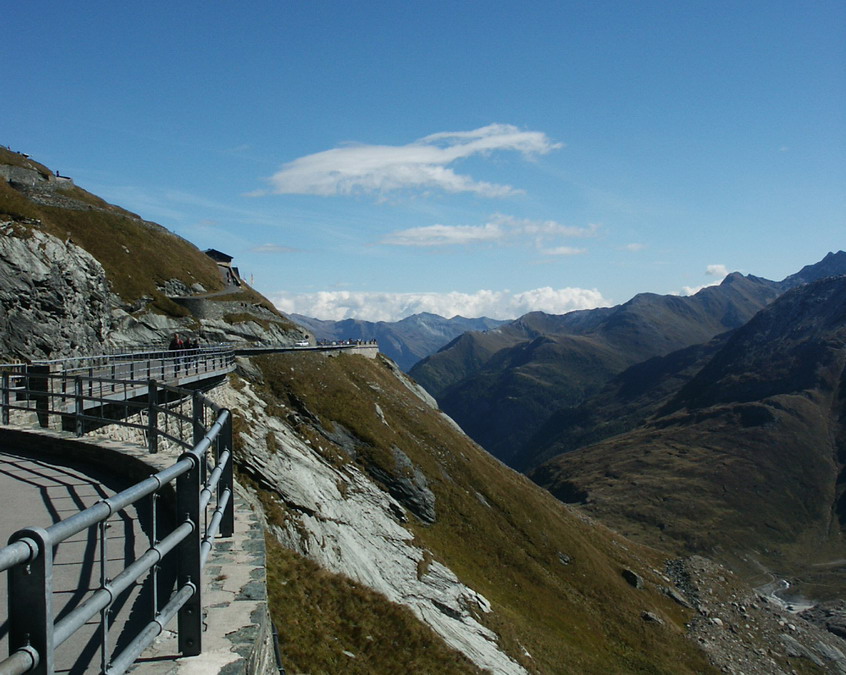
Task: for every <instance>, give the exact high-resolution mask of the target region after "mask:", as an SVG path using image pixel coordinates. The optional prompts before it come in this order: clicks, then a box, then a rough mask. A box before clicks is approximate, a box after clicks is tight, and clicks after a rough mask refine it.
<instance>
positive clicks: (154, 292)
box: [0, 147, 281, 319]
mask: <svg viewBox="0 0 846 675" xmlns="http://www.w3.org/2000/svg"><path fill="white" fill-rule="evenodd" d="M0 164H9V165H11V166H17V167H21V168H24V169H29V170H31V171H34V172H36V173H37V174H40V175H41V176H42V177H44V178H45V179H46V177H47V176H49V175H50V174H51V173H52V172H51V171H50V170H49V169H48V168H47V167H45V166H44V165H42V164H39V163H38V162H35V161H33V160H31V159H27V158H25V157H24V156H23V155H20V154H18V153H15V152H11V151H9V150H6V149H5V148H2V147H0ZM44 185H46V182H45V183H44ZM0 219H4V220H11V221H13V222H16V223H18V224H19V227H20V228H22V231H25V229H26V228H39V229H41V230H42V231H44V232H47V233H49V234H52V235H54V236H56V237H58V238H60V239H63V240H64V239H67V238H68V237H69V238H70V239H72V240H73V242H74V243H76V244H77V245H79V246H81V247H82V248H84V249H85V250H86V251H88V252H89V253H90V254H91V255H93V256H94V257H95V258H96V259H97V260H98V261H99V262H100V264H101V265H103V267H104V269H105V270H106V274H107V276H108V279H109V281H110V283H111V285H112V290H113V291H114V292H115V293H117V294H118V295H119V296H120V297H121V298H122V299H123V300H124V301H125V302H126V303H128V304H132V303H134V302H135V301H137V300H139V299H140V298H142V297H144V296H147V297H149V298H152V299H153V300H152V303H151V305H152V307H153V308H154V309H155V310H157V311H159V312H163V313H165V314H170V315H173V316H184V315H186V314H187V311H186V310H185V309H184V308H183V307H181V306H179V305H177V304H176V303H174V302H173V301H172V300H170V299H168V298H167V297H166V296H165V294H164V293H162V291H161V290H159V286H160V285H161V284H163V283H164V282H166V281H169V280H170V279H178V280H179V281H181V282H183V283H184V284H185V285H187V286H191V285H192V284H194V283H199V284H201V285H202V286H203V287H204V288H205V289H206V290H207V291H216V290H222V289H223V288H224V287H225V286H224V282H223V280H222V279H221V276H220V273H219V272H218V268H217V265H216V264H215V263H214V261H212V260H211V259H210V258H209V257H208V256H206V255H205V254H204V253H203V252H202V251H200V250H199V249H198V248H197V247H196V246H194V245H193V244H191V243H190V242H188V241H186V240H185V239H182V238H181V237H179V236H177V235H175V234H173V233H172V232H170V231H168V230H166V229H165V228H163V227H161V226H160V225H157V224H155V223H151V222H148V221H145V220H143V219H141V218H140V217H139V216H137V215H136V214H134V213H131V212H129V211H126V210H125V209H122V208H120V207H118V206H114V205H112V204H109V203H107V202H105V201H103V200H102V199H100V198H99V197H96V196H95V195H92V194H91V193H89V192H86V191H85V190H83V189H82V188H80V187H77V186H75V185H74V186H70V185H68V186H63V187H62V188H61V189H56V188H53V187H51V188H45V187H43V186H36V187H35V188H34V189H27V188H21V189H15V187H13V186H12V185H11V184H9V183H7V182H6V181H2V180H0ZM242 294H243V296H244V297H243V298H237V297H234V296H226V298H225V299H227V300H232V299H236V300H237V299H243V300H245V301H247V302H262V303H263V304H265V305H266V306H267V307H268V308H269V309H272V311H273V312H274V313H277V312H276V310H275V309H273V308H272V306H271V305H270V303H268V302H267V301H266V300H265V299H264V298H263V297H261V296H259V295H258V294H257V293H255V292H253V291H251V290H250V289H245V290H244V291H243V292H242ZM280 319H281V317H280Z"/></svg>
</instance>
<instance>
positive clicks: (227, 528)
mask: <svg viewBox="0 0 846 675" xmlns="http://www.w3.org/2000/svg"><path fill="white" fill-rule="evenodd" d="M228 413H229V414H228V415H227V416H226V421H225V422H224V423H223V428H222V429H221V430H220V434H218V437H217V442H216V443H215V447H216V448H217V449H218V451H217V457H216V458H215V460H216V462H217V461H220V455H221V454H222V451H221V445H222V446H223V447H222V450H229V461H228V462H226V466H225V467H223V473H222V474H221V476H220V482H219V483H218V484H217V499H218V503H219V502H220V495H221V494H223V491H224V490H227V489H228V490H229V501H228V502H227V504H226V508H225V509H224V511H223V518H222V519H221V521H220V536H222V537H231V536H232V534H233V532H235V490H234V487H235V486H234V479H233V470H232V467H233V465H234V463H235V456H234V450H233V448H232V411H231V410H229V411H228Z"/></svg>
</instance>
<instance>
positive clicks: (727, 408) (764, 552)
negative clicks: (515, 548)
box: [533, 277, 846, 597]
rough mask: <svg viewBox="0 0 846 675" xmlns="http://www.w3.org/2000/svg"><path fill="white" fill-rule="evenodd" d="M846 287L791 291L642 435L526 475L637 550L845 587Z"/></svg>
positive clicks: (828, 592) (827, 589)
mask: <svg viewBox="0 0 846 675" xmlns="http://www.w3.org/2000/svg"><path fill="white" fill-rule="evenodd" d="M844 345H846V277H838V278H832V279H828V280H824V281H820V282H816V283H814V284H810V285H808V286H804V287H801V288H798V289H796V290H794V291H791V292H789V293H787V294H785V296H783V297H782V298H781V299H779V300H778V301H776V302H775V303H773V305H772V306H770V307H769V308H767V309H766V310H764V311H762V312H761V313H760V314H759V315H757V316H756V317H755V318H754V319H753V320H752V321H750V322H749V323H748V324H747V325H746V326H744V327H743V328H741V329H739V330H738V331H736V332H735V333H734V334H733V335H732V336H731V337H730V338H729V339H728V340H727V341H726V342H725V344H724V345H723V346H722V348H721V349H719V350H718V351H717V353H716V354H715V355H714V356H713V357H712V358H711V359H710V361H708V363H707V364H706V365H705V366H704V367H702V369H701V370H700V371H699V373H698V374H697V375H696V376H695V377H693V378H692V379H690V381H689V382H688V383H687V384H685V385H684V386H683V387H682V388H681V390H680V391H679V393H678V394H677V395H676V396H675V397H674V398H672V399H671V400H670V401H669V402H668V403H666V404H665V405H664V407H663V408H662V410H661V411H659V413H658V414H656V415H655V416H654V417H653V418H652V419H650V420H648V421H647V422H646V423H645V424H643V425H642V426H640V427H639V428H637V429H635V430H633V431H630V432H628V433H625V434H621V435H619V436H615V437H613V438H609V439H607V440H605V441H602V442H600V443H598V444H595V445H592V446H589V447H586V448H583V449H581V450H577V451H575V452H570V453H567V454H564V455H561V456H559V457H557V458H555V459H554V460H551V461H550V462H549V463H547V464H546V465H544V466H542V467H540V468H539V469H538V470H536V471H535V472H534V473H533V477H534V479H535V480H536V481H538V482H539V483H540V484H542V485H544V486H546V487H548V488H549V489H550V490H551V491H552V492H553V494H556V495H558V496H559V497H561V498H562V499H563V500H565V501H569V502H574V501H575V502H580V503H583V504H584V505H585V508H586V509H587V510H588V511H589V512H591V513H593V514H594V515H596V516H598V517H600V518H601V519H602V520H603V521H604V522H607V523H609V524H610V525H611V526H613V527H616V528H618V529H619V530H620V531H622V532H625V533H628V534H629V535H631V536H635V537H637V538H639V539H640V540H642V541H645V542H648V543H651V544H653V545H659V546H664V547H673V548H675V549H676V550H684V551H700V552H705V553H708V554H713V555H717V556H719V557H722V558H723V559H724V560H727V561H729V562H731V563H732V564H733V565H734V566H735V567H736V568H738V569H742V570H744V571H745V572H746V573H747V574H749V575H750V578H752V579H753V580H756V581H760V582H761V583H763V582H765V581H769V580H770V577H769V573H768V571H774V572H776V573H778V574H781V575H786V576H788V577H792V578H793V579H794V580H795V579H799V580H800V581H802V582H803V583H804V585H805V589H806V592H807V593H809V594H811V595H812V596H816V597H831V596H836V595H838V594H839V593H842V592H843V591H844V590H846V585H844V580H846V579H844V575H843V573H842V572H839V571H838V570H839V569H840V567H839V564H832V563H833V562H837V561H840V560H841V559H842V558H843V557H844V555H846V546H845V545H844V537H843V532H844V525H846V507H844V504H845V503H846V499H844V496H843V495H844V488H846V480H844V462H845V461H846V453H844V448H846V352H844V349H843V347H844Z"/></svg>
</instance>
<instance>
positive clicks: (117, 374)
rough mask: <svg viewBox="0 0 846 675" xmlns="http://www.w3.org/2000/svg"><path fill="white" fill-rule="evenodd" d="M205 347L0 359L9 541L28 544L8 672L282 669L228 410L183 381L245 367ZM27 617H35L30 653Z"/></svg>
mask: <svg viewBox="0 0 846 675" xmlns="http://www.w3.org/2000/svg"><path fill="white" fill-rule="evenodd" d="M207 351H208V353H206V354H203V353H199V352H195V353H192V354H182V353H177V354H174V355H171V354H167V355H158V356H156V355H151V354H145V355H144V358H143V359H137V358H134V357H135V356H137V355H130V356H132V357H133V358H126V357H127V356H128V355H111V356H108V357H94V358H92V359H87V360H86V362H85V363H84V364H82V365H79V364H74V363H70V362H68V361H64V362H61V363H57V362H53V363H41V364H31V365H28V366H26V367H13V368H9V367H5V368H3V374H2V388H0V394H2V400H0V403H2V406H1V407H2V424H0V490H2V493H3V494H4V495H5V496H4V503H3V506H4V508H3V512H4V516H5V519H2V518H0V537H6V538H8V537H9V535H10V534H11V533H12V532H15V534H14V537H13V539H14V540H15V541H17V543H16V544H15V545H14V546H7V547H6V548H4V549H0V569H9V577H8V581H7V583H6V585H5V589H4V593H8V591H9V589H10V588H12V589H16V590H14V592H12V593H11V599H10V600H9V601H8V606H9V608H10V614H9V615H8V616H9V618H8V619H5V620H3V623H2V625H0V640H5V641H6V642H8V644H9V645H10V647H9V651H12V652H13V654H14V659H9V660H8V661H6V662H4V663H2V664H0V672H2V673H4V674H5V673H22V672H27V668H28V667H33V666H32V664H36V665H35V666H34V667H35V670H33V672H77V673H83V672H84V673H89V672H91V673H94V672H108V673H110V674H112V673H121V672H139V673H159V672H161V673H165V672H166V673H182V672H184V673H214V672H231V673H241V672H243V673H278V672H279V669H278V667H277V665H276V660H275V650H274V643H273V639H272V630H271V624H270V620H269V615H268V612H267V603H266V588H265V564H264V540H263V530H262V527H261V524H260V521H259V520H258V518H257V517H256V516H255V514H254V512H253V511H252V509H251V508H250V504H249V494H248V493H247V492H245V491H243V490H241V489H240V488H239V487H238V486H237V485H235V484H234V483H233V481H232V477H231V471H232V468H231V467H232V434H231V414H230V413H229V412H228V411H226V410H223V409H220V408H218V407H217V406H215V405H214V404H213V403H212V402H210V401H208V400H207V399H205V397H203V396H202V394H200V393H199V392H198V391H196V390H194V391H192V390H189V389H185V388H181V387H179V386H178V385H180V384H181V385H185V384H195V383H205V384H208V383H209V382H214V381H215V380H219V379H221V378H223V377H224V376H225V375H226V373H227V372H229V371H230V370H232V369H233V368H234V355H233V353H232V350H231V349H228V350H207ZM224 351H225V353H224ZM139 374H140V375H141V376H142V377H143V378H144V379H138V380H135V379H132V378H133V377H136V376H138V375H139ZM156 378H158V380H157V379H156ZM162 381H164V382H166V384H162ZM69 384H70V385H71V386H68V385H69ZM106 413H108V414H106ZM57 420H58V421H59V422H60V423H59V424H57V423H56V421H57ZM215 420H216V421H215ZM9 422H12V423H14V424H16V426H11V425H10V424H9ZM62 428H64V429H65V431H62V430H60V429H62ZM117 439H122V440H117ZM186 450H187V452H186ZM177 460H178V461H177ZM189 460H190V461H189ZM206 466H207V467H208V468H206ZM186 472H187V473H186ZM207 472H208V477H206V474H207ZM152 476H155V479H153V478H152ZM166 476H167V478H166ZM192 476H195V477H192ZM148 477H149V478H148ZM171 481H172V482H171ZM133 483H134V484H133ZM126 485H129V486H130V487H128V488H125V487H123V486H126ZM192 485H195V487H191V486H192ZM144 486H148V487H144ZM156 486H158V487H156ZM204 486H205V487H204ZM227 486H229V487H227ZM201 488H202V489H201ZM116 491H117V492H119V494H114V493H115V492H116ZM192 494H193V496H192ZM131 495H132V496H131ZM135 495H137V496H135ZM145 495H146V496H145ZM192 500H197V501H196V502H193V504H194V505H193V506H192ZM233 502H234V503H235V508H234V509H233V508H232V506H233ZM92 503H93V505H92ZM108 504H114V505H115V506H114V507H112V506H109V507H108V508H106V506H107V505H108ZM86 507H88V508H86ZM210 508H214V512H209V510H208V509H210ZM104 509H105V510H104ZM204 513H205V515H203V514H204ZM89 514H90V515H89ZM95 514H102V515H101V516H97V515H95ZM182 514H186V515H182ZM227 514H228V515H227ZM71 523H77V524H76V525H72V524H71ZM180 523H181V524H180ZM24 525H27V526H30V527H31V528H34V529H28V530H22V529H21V527H22V526H24ZM86 528H87V529H86ZM98 528H99V529H98ZM186 528H189V529H186ZM75 532H76V533H78V534H74V533H75ZM203 532H205V533H206V534H205V535H203ZM40 533H43V534H40ZM216 533H220V535H218V534H216ZM201 536H202V539H201V538H200V537H201ZM221 536H222V537H223V538H220V537H221ZM186 537H187V538H186ZM33 538H34V539H33ZM42 539H43V541H44V542H53V543H52V544H47V546H48V548H46V549H43V550H45V551H47V552H49V551H50V550H51V548H52V551H53V553H48V554H45V555H46V559H47V568H46V576H45V575H44V573H43V572H41V573H37V574H36V581H37V579H41V580H42V581H37V583H38V584H46V585H44V586H43V588H44V589H45V590H46V592H47V595H46V598H45V597H44V591H41V595H42V600H41V601H40V602H42V603H43V602H44V600H45V599H46V601H47V604H46V606H45V608H44V609H43V610H38V606H39V600H38V596H39V591H38V590H37V589H38V588H39V587H40V586H35V587H33V589H32V590H17V589H18V585H17V584H18V583H20V580H21V579H22V577H21V571H20V570H19V568H20V565H19V562H17V561H25V560H27V559H28V558H31V557H32V556H33V553H32V551H33V550H34V549H33V548H32V547H33V545H38V546H39V550H42V549H41V546H42V545H40V544H35V542H38V541H41V540H42ZM28 542H31V543H28ZM168 542H172V543H168ZM191 542H193V543H191ZM24 543H26V546H24V547H22V544H24ZM186 546H187V548H186ZM27 547H29V548H27ZM193 547H196V548H193ZM192 550H193V552H192ZM27 551H29V552H27ZM168 553H170V554H171V555H170V556H169V557H166V558H165V557H164V556H167V555H168ZM151 556H153V557H151ZM37 559H38V556H37V555H36V558H35V560H36V563H35V565H34V566H35V567H38V565H39V564H40V563H38V562H37ZM157 559H158V560H159V562H158V563H156V562H155V561H156V560H157ZM144 561H148V562H144ZM177 563H178V564H177ZM151 565H152V567H151ZM16 570H17V571H16ZM131 570H137V571H131ZM144 570H148V571H147V572H145V571H144ZM191 570H194V571H191ZM13 573H14V577H13V576H12V575H13ZM186 574H187V575H188V576H186ZM130 575H131V576H130ZM136 575H137V576H136ZM2 577H3V578H4V579H6V578H7V577H6V575H2ZM13 578H14V579H15V580H17V581H14V582H13V581H12V579H13ZM133 578H137V581H136V582H135V583H134V584H133V583H132V581H131V579H133ZM27 583H29V582H27ZM108 589H114V591H109V590H108ZM33 590H34V591H35V595H34V603H33V604H32V607H33V610H32V611H34V612H35V614H34V615H33V616H34V618H33V617H30V618H26V619H23V620H22V619H21V617H22V616H27V615H31V614H32V612H30V611H29V610H28V609H26V608H27V607H28V606H29V604H30V600H29V598H32V597H33V596H32V592H33ZM22 593H23V595H22ZM104 593H105V594H106V595H104ZM15 598H18V600H15ZM107 598H108V599H107ZM22 599H24V603H25V604H24V605H22V606H21V605H20V600H22ZM100 599H102V603H101V600H100ZM165 602H167V606H166V607H165V606H163V605H164V603H165ZM0 603H2V604H0V606H6V605H7V600H6V598H5V597H4V598H0ZM159 603H161V605H160V604H159ZM89 606H90V607H91V609H88V607H89ZM95 607H103V608H107V609H105V610H103V611H106V614H105V615H102V616H101V617H100V619H97V610H96V609H94V608H95ZM92 609H93V612H92ZM151 611H152V614H151ZM177 611H178V614H179V621H178V625H177V622H176V620H175V616H176V613H177ZM21 612H22V613H21ZM42 612H43V613H42ZM186 612H187V614H186ZM151 616H153V617H159V616H160V617H161V620H159V619H158V618H155V619H154V620H153V621H152V622H150V617H151ZM13 617H17V618H14V620H13ZM39 617H41V618H39ZM85 617H89V619H88V620H86V619H85ZM171 617H173V618H174V621H173V622H172V623H170V618H171ZM192 617H195V618H192ZM0 619H3V615H2V614H0ZM21 621H23V623H31V622H32V621H34V622H35V623H34V624H32V625H33V626H34V628H33V630H34V631H35V633H34V634H33V635H34V637H33V642H32V648H30V647H26V646H25V645H27V644H29V635H30V634H29V633H26V638H25V639H24V640H23V641H22V639H21V636H22V633H21V629H22V628H21V626H22V623H21ZM41 621H44V622H46V623H39V622H41ZM16 626H17V628H16ZM39 626H40V627H39ZM71 626H74V627H73V628H71ZM24 630H27V631H28V630H30V629H28V628H26V629H24ZM54 631H55V637H54ZM151 631H152V632H151ZM39 636H41V637H39ZM60 636H61V637H60ZM156 636H157V637H156ZM13 644H14V645H15V647H14V649H13V648H12V646H11V645H13ZM195 644H196V648H195V647H194V646H192V645H195ZM50 645H54V646H53V647H51V646H50ZM136 645H137V647H136ZM4 651H5V650H4ZM11 655H12V654H10V656H11ZM112 655H114V657H113V656H112ZM2 658H3V656H2V654H0V661H2ZM113 658H114V659H115V661H112V659H113ZM133 661H135V663H134V664H133ZM27 664H29V665H27ZM45 667H46V669H45ZM127 668H128V670H126V669H127Z"/></svg>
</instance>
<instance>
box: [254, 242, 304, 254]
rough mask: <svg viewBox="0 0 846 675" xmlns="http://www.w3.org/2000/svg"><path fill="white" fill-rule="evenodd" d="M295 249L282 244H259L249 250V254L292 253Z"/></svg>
mask: <svg viewBox="0 0 846 675" xmlns="http://www.w3.org/2000/svg"><path fill="white" fill-rule="evenodd" d="M296 250H297V249H295V248H291V247H290V246H283V245H282V244H259V245H258V246H253V247H252V248H251V249H250V252H251V253H294V252H295V251H296Z"/></svg>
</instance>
